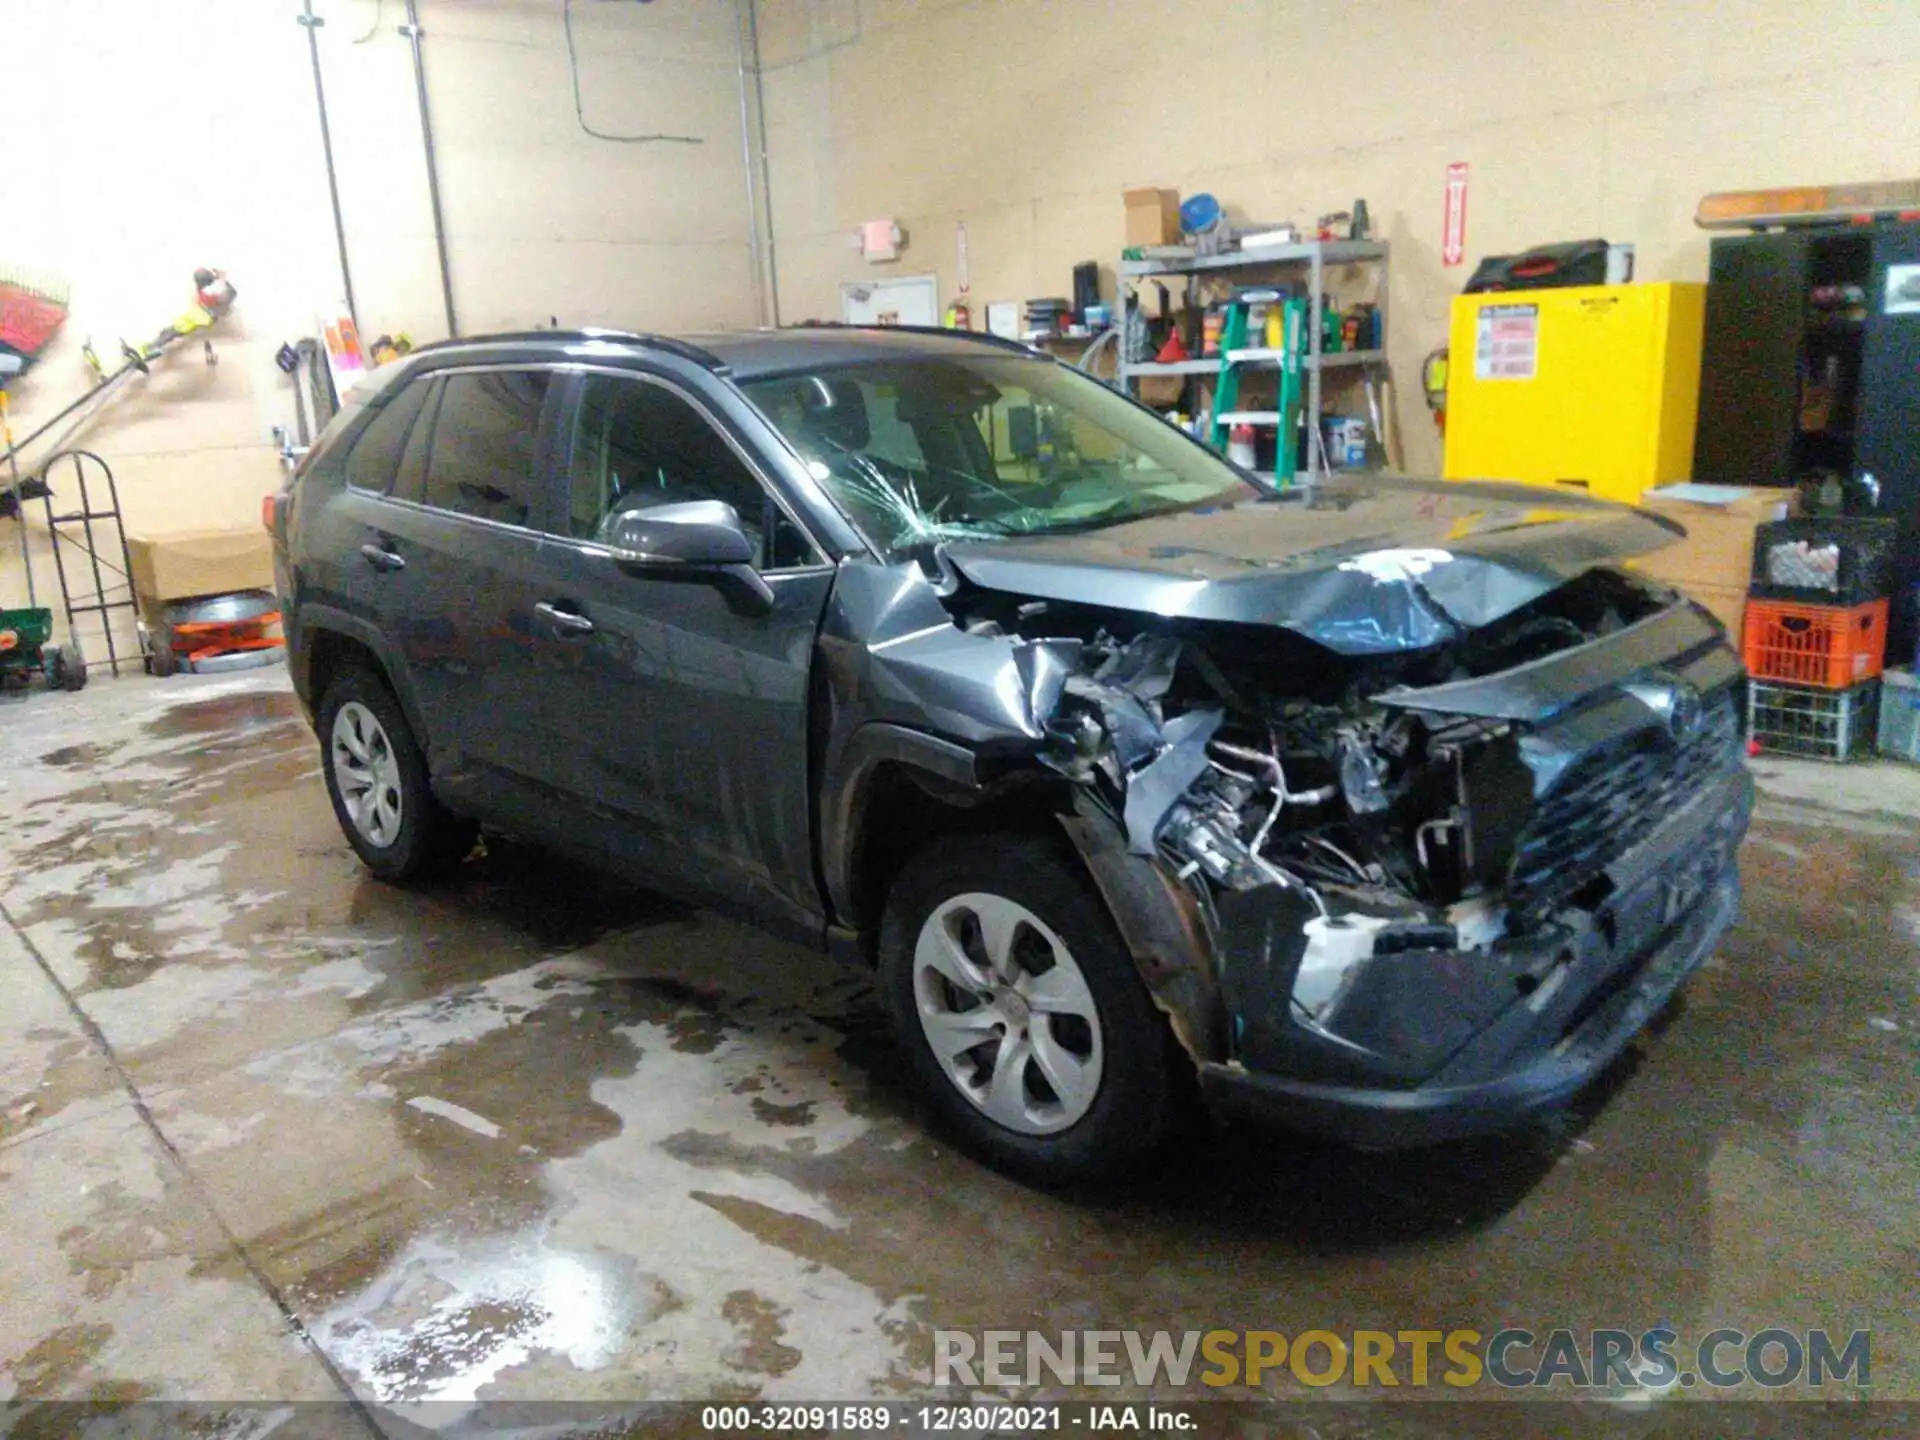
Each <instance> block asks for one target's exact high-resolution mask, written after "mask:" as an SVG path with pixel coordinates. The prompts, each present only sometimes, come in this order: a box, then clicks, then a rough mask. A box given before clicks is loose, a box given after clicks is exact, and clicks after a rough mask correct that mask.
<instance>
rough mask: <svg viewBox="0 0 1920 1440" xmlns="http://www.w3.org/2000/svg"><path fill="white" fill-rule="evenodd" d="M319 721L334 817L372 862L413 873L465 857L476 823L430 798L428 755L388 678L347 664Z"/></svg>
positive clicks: (394, 877) (390, 874)
mask: <svg viewBox="0 0 1920 1440" xmlns="http://www.w3.org/2000/svg"><path fill="white" fill-rule="evenodd" d="M315 721H316V726H315V728H316V729H317V730H318V731H319V734H320V761H321V766H320V768H321V770H322V772H323V773H324V774H325V776H326V780H327V796H328V798H329V799H331V800H332V801H333V814H334V818H335V819H336V820H338V821H339V822H340V829H341V832H342V833H343V834H345V835H346V837H347V843H348V844H350V845H352V846H353V848H354V852H355V853H356V854H357V855H359V857H360V859H361V861H362V862H363V863H364V864H365V865H366V867H367V868H368V869H369V870H371V871H372V872H373V873H374V874H375V875H377V876H379V877H380V878H381V879H382V880H390V881H401V880H413V879H418V878H421V877H423V876H428V875H435V874H439V873H442V872H444V871H446V870H448V869H451V868H452V867H453V866H454V865H457V864H459V863H460V861H462V860H464V859H465V858H466V856H467V853H468V852H469V851H470V850H472V849H473V841H474V837H475V835H476V833H477V831H476V828H475V826H474V824H473V822H472V821H470V820H463V819H461V818H460V817H458V816H456V815H453V814H452V813H450V812H449V811H448V810H447V809H446V808H445V807H444V806H442V805H441V804H440V802H439V801H438V800H436V799H434V798H433V791H432V789H431V788H430V787H429V785H428V780H427V762H426V758H425V757H424V756H423V755H422V754H421V753H420V747H419V745H418V743H416V742H415V740H414V738H413V729H412V727H411V726H409V725H408V724H407V717H406V716H405V715H404V714H403V713H402V712H401V710H400V704H399V702H398V701H397V700H395V699H394V698H393V691H392V690H390V689H389V688H388V687H387V683H386V681H385V680H383V679H381V678H380V677H379V676H378V675H375V674H373V673H372V672H371V671H368V670H365V669H362V668H359V667H350V668H348V669H345V670H342V671H341V672H340V673H339V674H338V675H336V676H335V677H334V679H333V681H332V683H330V684H329V685H328V686H327V692H326V694H325V695H323V696H321V698H320V709H319V712H318V714H317V715H316V716H315Z"/></svg>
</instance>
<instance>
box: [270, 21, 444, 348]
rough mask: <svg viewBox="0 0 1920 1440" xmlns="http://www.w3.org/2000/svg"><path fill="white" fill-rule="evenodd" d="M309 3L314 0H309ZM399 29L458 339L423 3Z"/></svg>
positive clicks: (436, 246) (435, 236) (436, 240)
mask: <svg viewBox="0 0 1920 1440" xmlns="http://www.w3.org/2000/svg"><path fill="white" fill-rule="evenodd" d="M307 3H308V4H309V5H311V4H312V0H307ZM400 33H401V34H402V35H404V36H406V37H407V39H409V40H410V41H412V42H413V88H414V91H415V93H416V94H417V95H418V96H419V100H420V139H421V143H422V144H423V145H424V147H425V149H426V155H427V200H428V202H429V204H431V206H432V207H433V248H434V249H435V251H437V252H438V254H439V257H440V299H441V302H442V303H443V304H444V305H445V306H446V309H447V337H448V338H449V339H458V338H459V336H460V325H459V322H458V321H457V320H455V318H454V314H453V272H452V271H451V269H449V267H448V265H447V226H446V220H445V218H444V217H443V216H442V214H441V211H440V163H439V158H438V154H437V152H436V151H435V150H434V146H433V117H432V116H431V114H429V112H428V109H427V70H426V66H425V65H424V64H423V63H422V62H421V59H420V37H421V35H422V33H423V32H422V31H421V29H420V7H419V5H418V3H417V0H407V23H406V24H404V25H402V26H401V27H400Z"/></svg>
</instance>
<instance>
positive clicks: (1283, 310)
mask: <svg viewBox="0 0 1920 1440" xmlns="http://www.w3.org/2000/svg"><path fill="white" fill-rule="evenodd" d="M1255 303H1256V302H1255V301H1254V300H1252V299H1249V298H1239V297H1236V298H1235V299H1233V300H1232V301H1229V302H1228V305H1227V314H1226V320H1225V322H1224V323H1223V324H1222V325H1221V327H1220V378H1219V380H1218V382H1217V383H1216V384H1215V386H1214V390H1213V414H1214V421H1213V448H1214V449H1215V450H1218V451H1220V452H1221V453H1222V454H1224V453H1225V452H1226V448H1227V431H1228V429H1229V428H1230V426H1229V425H1228V423H1227V421H1226V420H1225V419H1224V418H1223V417H1225V416H1227V415H1230V414H1232V413H1234V409H1235V407H1236V406H1237V405H1238V404H1239V401H1240V367H1241V363H1242V362H1239V361H1236V360H1234V359H1233V358H1232V357H1233V354H1234V352H1235V351H1237V350H1248V349H1255V348H1259V347H1255V346H1250V345H1249V344H1248V343H1247V341H1248V323H1249V321H1248V317H1249V312H1250V311H1251V310H1252V308H1253V305H1254V304H1255ZM1265 303H1267V304H1269V305H1275V304H1277V305H1279V306H1280V323H1281V336H1282V344H1281V350H1280V372H1279V396H1278V399H1277V401H1276V404H1275V407H1274V408H1275V410H1276V412H1277V413H1278V417H1279V418H1278V422H1277V424H1278V434H1277V435H1276V436H1275V445H1274V469H1275V476H1274V479H1275V483H1277V484H1279V485H1282V486H1288V485H1292V484H1293V483H1294V473H1295V472H1294V467H1293V465H1292V464H1291V463H1290V461H1291V457H1292V455H1293V440H1294V436H1295V433H1296V432H1297V431H1298V429H1299V427H1300V404H1301V383H1300V381H1301V368H1302V367H1301V363H1300V357H1301V356H1302V355H1304V354H1305V353H1306V343H1307V302H1306V301H1305V300H1304V299H1301V298H1299V297H1297V296H1295V297H1288V298H1285V299H1279V298H1276V299H1274V300H1269V301H1267V302H1265Z"/></svg>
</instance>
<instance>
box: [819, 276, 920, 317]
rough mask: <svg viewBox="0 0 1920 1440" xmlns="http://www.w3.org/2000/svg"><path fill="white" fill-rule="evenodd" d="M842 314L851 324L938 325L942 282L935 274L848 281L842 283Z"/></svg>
mask: <svg viewBox="0 0 1920 1440" xmlns="http://www.w3.org/2000/svg"><path fill="white" fill-rule="evenodd" d="M840 318H841V320H842V321H844V322H845V323H846V324H848V325H938V324H939V323H940V283H939V281H938V279H937V278H936V277H934V276H932V275H903V276H901V277H900V278H898V279H895V280H858V281H852V282H849V283H848V284H845V285H842V286H841V287H840Z"/></svg>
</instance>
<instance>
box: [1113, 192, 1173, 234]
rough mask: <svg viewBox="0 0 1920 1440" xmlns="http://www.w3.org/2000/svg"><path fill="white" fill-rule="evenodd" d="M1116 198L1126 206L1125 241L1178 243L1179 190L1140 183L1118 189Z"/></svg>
mask: <svg viewBox="0 0 1920 1440" xmlns="http://www.w3.org/2000/svg"><path fill="white" fill-rule="evenodd" d="M1120 198H1121V200H1122V201H1123V202H1125V204H1126V207H1127V244H1128V245H1178V244H1179V243H1180V192H1179V191H1178V190H1162V189H1160V188H1159V187H1158V186H1155V185H1142V186H1138V187H1136V188H1134V189H1132V190H1122V191H1121V192H1120Z"/></svg>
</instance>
